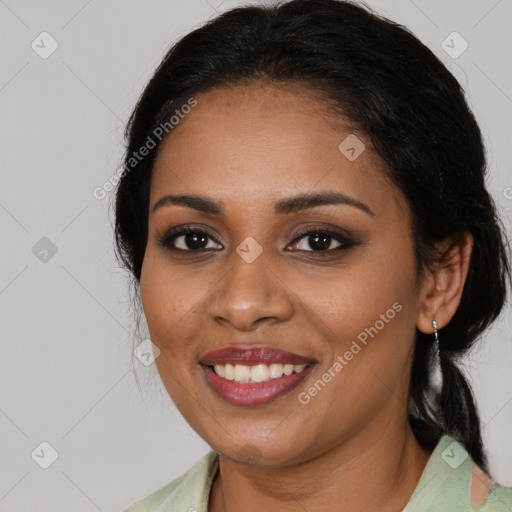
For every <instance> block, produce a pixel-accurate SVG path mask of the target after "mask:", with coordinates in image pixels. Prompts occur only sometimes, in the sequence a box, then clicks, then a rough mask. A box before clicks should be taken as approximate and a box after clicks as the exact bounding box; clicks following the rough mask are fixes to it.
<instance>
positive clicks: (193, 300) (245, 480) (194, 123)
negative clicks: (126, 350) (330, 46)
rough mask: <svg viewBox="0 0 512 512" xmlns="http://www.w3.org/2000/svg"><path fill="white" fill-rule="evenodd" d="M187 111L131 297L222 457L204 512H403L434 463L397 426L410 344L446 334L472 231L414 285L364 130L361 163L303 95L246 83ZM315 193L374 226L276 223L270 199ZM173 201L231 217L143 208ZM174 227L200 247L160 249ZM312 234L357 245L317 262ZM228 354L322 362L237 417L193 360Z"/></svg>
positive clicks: (293, 219)
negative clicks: (263, 351)
mask: <svg viewBox="0 0 512 512" xmlns="http://www.w3.org/2000/svg"><path fill="white" fill-rule="evenodd" d="M196 99H197V101H198V105H197V106H196V107H195V108H194V109H193V110H192V111H191V113H190V114H188V115H187V117H186V118H185V119H184V120H182V121H181V122H180V124H179V125H178V126H177V127H175V128H174V130H173V132H172V134H171V135H170V136H169V137H168V138H167V139H166V140H165V141H164V143H163V144H162V146H161V147H160V149H159V153H158V155H157V159H156V161H155V167H154V173H153V178H152V183H151V190H150V211H151V213H150V215H149V225H148V229H149V236H148V242H147V247H146V253H145V257H144V263H143V268H142V275H141V280H140V285H141V298H142V303H143V307H144V313H145V316H146V320H147V323H148V327H149V332H150V336H151V339H152V341H153V343H154V344H155V345H156V346H158V347H159V349H160V351H161V353H160V355H159V357H158V358H157V359H156V364H157V367H158V371H159V373H160V375H161V378H162V381H163V383H164V385H165V387H166V389H167V391H168V393H169V395H170V396H171V398H172V400H173V401H174V402H175V404H176V406H177V407H178V409H179V410H180V412H181V413H182V415H183V416H184V418H185V419H186V420H187V422H188V423H189V424H190V425H191V427H192V428H193V429H194V430H195V431H196V432H197V433H198V434H199V435H200V436H201V437H202V438H203V439H204V440H205V441H206V442H207V443H208V444H209V445H210V446H211V447H212V448H213V449H214V450H215V451H216V452H217V453H219V457H220V459H219V468H220V470H219V472H218V474H217V476H216V478H215V480H214V483H213V486H212V490H211V494H210V500H209V506H208V510H209V512H221V511H224V512H233V511H237V510H245V511H247V512H251V511H253V510H254V511H256V510H258V511H261V510H262V509H267V510H280V511H299V510H300V511H301V512H302V511H304V510H308V511H309V512H314V511H320V510H326V509H331V510H337V511H341V512H343V511H353V510H379V511H396V510H401V509H402V508H403V507H404V506H405V505H406V504H407V502H408V501H409V498H410V496H411V495H412V493H413V491H414V489H415V487H416V485H417V483H418V480H419V478H420V476H421V474H422V471H423V469H424V467H425V464H426V463H427V460H428V457H429V456H430V453H431V452H430V451H429V450H426V449H424V448H422V447H421V446H420V445H419V443H418V441H417V440H416V438H415V436H414V434H413V432H412V430H411V428H410V426H409V424H408V419H407V413H408V405H407V404H408V389H409V382H410V370H411V364H412V355H413V347H414V340H415V332H416V329H419V330H421V331H422V332H425V333H432V332H433V328H432V320H433V318H434V316H435V318H436V319H437V323H438V328H442V327H443V326H444V325H446V324H447V323H448V322H449V321H450V319H451V318H452V316H453V314H454V313H455V311H456V309H457V307H458V305H459V302H460V297H461V294H462V289H463V286H464V281H465V279H466V275H467V269H468V263H469V259H470V255H471V247H472V245H471V244H472V240H471V237H470V236H469V235H467V236H465V237H462V238H460V239H458V240H447V241H445V242H444V243H443V244H441V245H440V247H439V249H440V251H442V252H443V253H444V254H445V256H446V257H445V259H444V262H443V263H439V264H437V265H435V266H434V268H432V269H431V270H429V271H425V273H424V275H421V276H420V275H418V273H417V271H416V260H415V255H414V250H413V238H412V231H411V213H410V209H409V207H408V205H407V203H406V200H405V198H404V196H403V195H402V193H401V192H400V191H398V190H396V189H395V188H394V187H393V186H392V184H391V183H390V182H389V180H387V179H386V176H385V174H384V173H383V171H382V165H381V163H380V162H379V160H378V158H377V156H376V154H375V153H374V152H373V151H372V148H371V144H370V142H369V140H368V139H367V138H365V136H364V135H363V134H357V136H358V137H359V139H360V140H361V141H363V142H364V144H365V146H366V150H365V151H364V152H363V153H362V154H361V155H360V156H359V157H358V158H357V159H356V160H354V161H349V160H348V159H347V158H346V157H345V156H344V155H343V154H342V153H341V152H340V150H339V149H338V145H339V144H340V142H342V141H343V140H344V139H345V137H347V136H348V135H349V134H351V133H353V132H351V131H350V129H349V126H348V125H347V124H344V123H343V122H341V121H340V119H339V117H338V118H337V119H334V117H332V116H331V117H328V114H326V109H325V106H326V105H325V103H323V102H321V100H320V99H319V98H318V97H317V96H316V95H315V94H313V92H311V91H309V90H307V89H302V88H300V87H299V86H296V87H291V86H290V85H287V86H286V87H283V86H277V85H275V84H270V83H265V82H254V83H252V84H250V85H244V86H237V87H234V88H229V89H228V88H224V89H218V90H213V91H209V92H206V93H202V94H200V95H197V96H196ZM331 112H332V111H331ZM319 191H337V192H341V193H343V194H346V195H348V196H350V197H352V198H354V199H356V200H357V201H360V202H361V203H364V204H365V205H367V206H368V207H369V208H370V209H371V211H372V212H373V215H370V214H368V213H367V212H365V211H362V210H361V209H358V208H356V207H353V206H350V205H346V204H345V205H343V204H336V205H322V206H318V207H315V208H310V209H307V210H302V211H296V212H292V213H287V214H276V213H275V211H274V202H275V201H277V200H279V199H283V198H285V197H288V196H292V195H296V194H299V193H306V192H310V193H311V192H319ZM166 194H197V195H201V196H205V197H207V198H209V199H211V200H215V201H218V202H220V203H221V204H222V205H223V207H224V213H223V214H222V215H214V214H210V213H208V214H207V213H202V212H199V211H196V210H194V209H191V208H189V207H187V206H183V205H177V204H167V205H165V206H162V207H161V208H159V209H157V210H156V211H154V212H153V211H152V208H153V206H154V205H155V203H156V202H157V201H158V200H159V199H160V198H161V197H162V196H164V195H166ZM182 224H193V227H199V228H201V229H203V230H206V231H207V232H208V233H209V237H208V238H207V239H206V242H205V245H206V243H207V247H208V248H211V250H203V252H202V253H200V252H197V249H196V252H194V251H193V246H192V249H190V244H189V245H188V246H187V245H186V244H185V237H184V236H181V237H179V238H178V239H176V240H175V246H176V245H177V246H178V247H182V248H183V247H185V249H187V248H188V252H187V251H186V250H182V251H181V252H180V251H179V249H177V250H175V251H172V250H169V249H168V248H167V249H166V248H164V247H162V246H161V245H160V244H159V243H158V241H157V239H158V237H161V236H163V235H164V234H165V233H166V232H167V231H168V230H169V229H171V228H173V227H176V226H180V225H182ZM313 227H315V228H318V229H319V231H320V232H321V231H322V230H321V228H324V229H331V230H334V231H337V232H340V233H341V234H343V233H347V232H348V233H349V234H350V237H351V239H352V240H353V241H354V242H355V243H356V245H355V246H353V247H351V248H344V249H343V250H339V251H332V253H331V255H330V256H323V257H322V255H321V254H319V252H321V251H319V250H318V248H316V249H315V247H318V246H315V245H314V243H313V245H311V244H310V243H309V241H310V240H311V238H310V237H308V236H303V237H302V238H298V237H297V236H295V234H296V233H297V230H298V229H299V228H313ZM249 236H250V237H252V238H254V239H255V240H256V241H257V242H258V244H259V245H260V246H261V248H262V253H261V255H260V256H259V257H258V258H257V259H256V260H255V261H253V262H252V263H247V262H246V261H245V260H244V259H242V258H241V257H240V256H239V254H238V253H237V252H236V248H237V247H238V246H239V245H240V244H242V242H243V241H244V240H245V239H246V238H247V237H249ZM328 240H330V241H331V242H330V245H329V246H328V248H329V249H335V248H336V247H339V245H340V244H339V242H337V241H336V240H335V239H334V238H331V239H328ZM214 249H217V250H214ZM395 303H399V304H400V305H401V306H402V309H401V311H400V312H398V313H397V314H396V316H395V317H394V318H393V319H392V320H390V321H388V322H386V323H385V326H384V328H382V329H380V330H379V332H378V334H377V335H375V336H374V337H373V338H368V343H367V345H366V346H364V347H363V348H362V350H361V351H360V352H358V353H357V355H355V356H354V357H353V359H352V360H351V361H349V362H348V364H347V365H346V366H345V367H344V368H343V369H342V371H339V372H337V373H336V377H335V378H333V379H332V380H331V381H330V382H329V383H328V384H327V385H326V386H325V387H324V388H323V389H322V390H321V392H319V393H318V394H317V395H316V396H314V397H312V398H311V400H310V401H309V403H307V404H302V403H300V402H299V400H298V395H299V393H300V392H303V391H307V390H308V389H309V388H310V387H311V386H312V384H313V383H314V382H316V381H317V380H318V379H319V378H321V376H322V375H323V374H324V373H325V372H326V371H327V370H328V369H329V368H330V367H331V366H332V365H333V363H334V361H335V360H336V357H337V356H339V355H343V354H344V353H345V352H346V351H347V350H348V349H349V348H350V346H351V343H352V342H353V341H354V340H356V339H357V336H358V334H360V333H361V332H363V331H364V330H365V329H366V328H368V327H370V326H374V325H375V323H376V321H377V320H379V319H380V318H381V315H383V314H385V313H386V311H387V310H389V309H390V308H392V305H393V304H395ZM441 342H442V340H441ZM236 343H241V344H244V346H247V347H249V346H256V345H259V344H264V345H271V346H274V347H277V348H280V349H283V350H288V351H290V352H294V353H297V354H300V355H304V356H307V357H310V358H311V359H313V360H315V361H316V365H315V367H314V370H313V372H312V373H311V374H310V375H309V376H308V377H307V378H306V379H305V380H304V381H303V382H301V384H300V385H299V386H298V388H296V389H295V390H293V391H292V392H291V393H289V394H287V395H285V396H283V397H280V398H279V399H277V400H275V401H274V402H271V403H269V404H265V405H258V406H244V407H241V406H235V405H232V404H230V403H228V402H226V401H224V400H223V399H222V398H220V397H219V396H218V395H217V394H216V393H215V392H214V391H213V390H212V389H211V388H210V387H209V385H208V383H207V381H206V379H205V377H204V374H203V371H202V368H201V366H200V365H199V360H200V359H201V357H202V356H204V355H205V354H206V353H207V352H209V351H211V350H214V349H217V348H220V347H225V346H228V345H233V344H236ZM305 426H307V428H305Z"/></svg>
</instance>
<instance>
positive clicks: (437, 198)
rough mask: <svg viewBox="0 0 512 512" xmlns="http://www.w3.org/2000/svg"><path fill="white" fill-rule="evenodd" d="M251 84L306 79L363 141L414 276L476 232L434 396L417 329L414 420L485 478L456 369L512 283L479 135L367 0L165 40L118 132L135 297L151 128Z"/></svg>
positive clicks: (229, 15)
mask: <svg viewBox="0 0 512 512" xmlns="http://www.w3.org/2000/svg"><path fill="white" fill-rule="evenodd" d="M255 80H265V81H268V82H269V83H275V84H279V83H283V84H286V83H288V84H299V85H303V86H305V87H308V88H309V89H310V90H311V91H312V92H317V93H319V94H320V95H321V96H322V97H323V98H324V99H325V101H326V102H328V103H330V104H331V105H336V106H337V107H338V109H339V112H340V115H344V116H346V118H347V119H348V120H349V121H350V122H351V123H352V124H353V126H354V127H356V129H357V130H359V131H360V133H363V134H365V135H366V137H367V138H368V140H369V141H370V142H371V144H372V146H373V149H374V151H375V153H376V155H377V157H378V159H379V160H380V163H381V164H382V168H383V172H384V173H385V175H387V176H388V178H389V179H390V180H391V182H392V183H393V185H394V186H396V187H397V188H398V189H399V190H400V191H401V192H402V193H403V195H404V196H405V198H406V200H407V203H408V206H409V207H410V210H411V212H412V219H413V220H412V224H413V241H414V249H415V254H416V260H417V265H418V274H419V275H420V274H421V272H422V271H423V270H425V269H428V268H430V267H431V265H433V264H434V263H435V262H436V261H438V260H437V256H436V252H435V248H436V244H438V243H439V242H440V241H442V240H445V239H447V238H448V237H457V236H460V235H462V234H465V233H470V234H471V235H472V237H473V239H474V246H473V252H472V257H471V261H470V266H469V271H468V275H467V279H466V283H465V287H464V290H463V293H462V299H461V302H460V305H459V307H458V309H457V311H456V313H455V315H454V316H453V318H452V319H451V321H450V322H449V324H448V325H446V326H445V327H444V328H443V329H441V330H440V331H439V338H440V349H441V350H440V362H441V370H442V377H443V379H442V389H441V392H440V393H433V391H432V390H433V386H432V378H431V374H432V367H433V364H434V360H433V356H432V351H431V341H432V338H431V335H427V334H424V333H421V332H420V331H418V330H417V332H416V341H415V351H414V360H413V364H412V373H411V383H410V404H409V419H410V422H411V427H412V428H413V431H414V432H415V435H416V436H417V437H418V439H419V441H420V442H421V443H422V444H424V445H428V444H431V443H432V442H433V440H436V439H439V436H440V435H441V434H442V433H446V434H448V435H451V436H453V437H454V438H455V439H457V440H458V441H460V442H461V443H462V445H463V446H464V447H465V448H466V450H467V451H468V452H469V454H470V455H471V457H472V459H473V460H474V461H475V462H476V463H477V464H478V465H479V466H480V467H481V468H482V469H483V470H484V471H485V472H486V473H487V474H489V470H488V466H487V464H488V463H487V458H486V454H485V451H484V448H483V443H482V434H481V427H480V419H479V416H478V412H477V408H476V405H475V400H474V396H473V394H472V391H471V388H470V387H469V385H468V383H467V381H466V379H465V377H464V376H463V374H462V373H461V371H460V369H459V368H458V365H457V362H458V360H459V359H460V357H461V356H462V355H463V354H464V353H466V352H467V351H468V350H469V349H470V348H471V347H472V346H473V345H474V343H475V341H476V340H477V339H478V337H479V336H480V335H481V334H482V332H483V331H484V329H485V328H486V327H487V326H488V325H490V324H491V323H492V322H493V321H494V320H495V319H496V318H497V317H498V315H499V313H500V312H501V310H502V308H503V306H504V304H505V301H506V298H507V286H508V285H509V283H510V266H509V253H508V246H507V245H506V244H505V239H504V228H503V225H502V223H501V221H500V219H499V218H498V216H497V214H496V208H495V205H494V202H493V200H492V198H491V196H490V194H489V193H488V191H487V190H486V187H485V176H486V173H487V163H486V156H485V152H484V146H483V142H482V135H481V132H480V129H479V126H478V124H477V122H476V120H475V117H474V115H473V114H472V112H471V110H470V108H469V106H468V104H467V102H466V99H465V94H464V91H463V89H462V87H461V86H460V85H459V83H458V82H457V80H456V79H455V77H454V76H453V75H452V74H451V73H450V72H449V71H448V69H447V68H446V67H445V66H444V64H443V63H442V62H441V60H439V59H438V58H437V57H436V56H435V55H434V54H433V52H432V51H431V50H429V49H428V48H427V47H426V46H425V45H424V44H423V43H421V42H420V41H419V40H418V39H417V38H416V37H415V36H414V35H413V33H412V32H411V31H409V30H408V29H407V28H405V27H403V26H402V25H400V24H398V23H395V22H392V21H390V20H388V19H386V18H384V17H381V16H380V15H378V14H377V13H375V12H374V11H372V9H371V8H370V7H368V6H367V5H365V4H360V5H356V4H355V3H353V2H351V1H341V0H291V1H288V2H284V3H279V4H274V5H260V6H254V5H253V6H246V7H238V8H235V9H232V10H230V11H227V12H225V13H223V14H221V15H219V16H217V17H216V18H214V19H212V20H210V21H208V22H207V23H205V24H203V25H202V26H201V27H199V28H197V29H195V30H193V31H192V32H190V33H189V34H187V35H186V36H184V37H183V38H181V39H180V40H179V41H178V42H177V43H175V44H174V45H173V46H172V47H171V48H170V50H169V51H168V52H167V54H166V55H165V57H164V58H163V61H162V62H161V63H160V65H159V66H158V68H157V69H156V71H155V72H154V74H153V76H152V78H151V79H150V81H149V82H148V84H147V86H146V88H145V90H144V91H143V93H142V95H141V97H140V98H139V101H138V103H137V105H136V107H135V109H134V111H133V112H132V114H131V117H130V119H129V121H128V124H127V126H126V132H125V137H126V140H127V145H126V154H125V157H124V167H125V172H124V173H123V175H122V176H121V179H120V181H119V183H118V186H117V190H116V194H115V200H116V202H115V216H116V220H115V245H116V256H117V258H118V260H119V261H120V263H121V264H122V265H123V266H124V267H125V268H126V269H127V270H128V271H129V274H130V276H131V279H132V284H133V285H134V287H135V289H136V290H139V291H140V288H138V287H139V285H140V275H141V267H142V262H143V259H144V252H145V247H146V243H147V236H148V211H149V190H150V182H151V174H152V168H153V163H154V160H155V156H156V153H157V150H158V148H159V146H160V145H161V142H162V140H165V137H158V136H157V137H156V139H157V140H156V141H155V140H154V139H153V135H155V134H156V133H160V132H161V131H162V130H160V132H156V131H155V127H158V126H162V123H165V122H166V121H168V120H169V118H170V117H171V116H172V115H173V114H174V112H176V109H178V108H180V107H181V106H182V105H184V104H186V103H187V101H189V102H190V98H192V97H193V95H197V94H199V93H201V92H206V91H208V90H212V89H214V88H226V87H231V86H236V85H241V84H248V83H251V82H252V81H255ZM166 132H168V133H170V130H166ZM150 139H151V140H152V142H153V145H154V147H153V148H152V149H151V150H150V151H149V154H148V155H147V156H146V157H145V158H144V159H140V161H139V160H137V162H136V164H134V160H133V155H134V153H136V152H137V151H138V150H139V149H140V148H141V147H142V146H144V145H147V146H149V144H148V141H149V140H150ZM136 296H138V294H136Z"/></svg>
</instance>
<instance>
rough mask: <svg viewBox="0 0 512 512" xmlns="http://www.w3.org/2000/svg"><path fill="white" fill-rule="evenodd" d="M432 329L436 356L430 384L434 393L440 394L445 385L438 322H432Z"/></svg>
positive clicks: (433, 347) (433, 348) (433, 349)
mask: <svg viewBox="0 0 512 512" xmlns="http://www.w3.org/2000/svg"><path fill="white" fill-rule="evenodd" d="M432 327H434V343H433V344H432V352H433V354H434V357H433V361H432V373H431V375H430V383H431V386H432V388H433V389H434V392H435V393H436V394H439V393H440V392H441V389H442V384H443V372H442V369H441V358H440V356H439V334H438V330H437V322H436V321H435V320H432Z"/></svg>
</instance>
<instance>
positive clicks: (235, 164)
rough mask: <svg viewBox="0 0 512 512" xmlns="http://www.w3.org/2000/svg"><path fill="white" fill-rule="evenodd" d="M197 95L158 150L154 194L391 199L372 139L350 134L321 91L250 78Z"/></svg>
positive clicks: (225, 199)
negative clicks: (324, 194) (323, 193)
mask: <svg viewBox="0 0 512 512" xmlns="http://www.w3.org/2000/svg"><path fill="white" fill-rule="evenodd" d="M195 99H196V100H197V106H195V107H194V109H192V110H191V111H190V113H189V114H187V115H186V116H184V119H182V120H181V121H180V123H179V124H178V125H177V126H176V127H175V128H174V129H173V131H172V132H171V134H170V135H169V136H168V137H167V139H166V140H165V141H164V142H163V143H162V145H161V147H160V148H159V152H158V155H157V158H156V160H155V165H154V170H153V177H152V186H151V190H152V195H153V196H154V194H157V193H158V192H160V191H161V192H162V193H170V192H181V193H190V192H193V193H198V194H208V195H214V196H215V197H216V198H217V199H220V200H221V201H222V202H226V203H227V202H233V201H236V200H237V198H239V200H240V202H243V201H244V200H247V199H248V198H251V200H252V201H256V200H257V199H258V198H261V200H262V201H265V199H268V197H269V196H272V198H273V199H274V198H275V196H276V195H282V194H283V191H287V192H288V193H293V192H296V193H301V192H306V191H310V190H312V189H313V188H315V187H316V188H322V189H326V188H334V189H338V190H340V191H343V192H344V193H349V194H352V195H356V196H357V195H364V196H365V197H368V198H369V200H370V199H371V196H373V201H378V200H379V199H382V197H383V196H384V195H386V196H387V199H388V200H389V194H390V192H391V191H392V188H393V187H392V186H391V185H390V183H389V180H387V179H386V175H385V173H384V172H383V171H382V169H381V165H380V161H379V159H378V158H377V156H376V155H375V153H374V151H373V149H372V147H371V145H370V143H369V141H368V140H367V139H366V138H365V137H364V136H363V135H361V134H357V135H356V133H353V132H351V130H350V125H349V123H348V122H347V121H346V120H344V119H343V118H342V117H340V115H339V112H337V111H334V109H333V108H332V106H330V105H329V103H327V102H325V101H322V100H321V98H320V97H319V95H318V94H314V93H313V92H312V91H310V90H308V89H305V88H303V87H301V86H298V85H289V84H268V83H254V84H250V85H243V86H237V87H232V88H222V89H215V90H211V91H208V92H205V93H201V94H198V95H197V96H196V97H195ZM347 138H348V139H347ZM346 140H348V141H349V142H350V144H349V145H352V146H354V144H355V149H356V151H357V153H360V154H359V156H357V158H355V159H352V158H350V159H349V158H347V155H348V156H350V153H349V154H347V153H345V152H344V151H345V149H346V147H345V146H346V144H345V145H344V141H346ZM340 144H341V145H342V146H341V148H342V149H341V150H340ZM352 155H353V153H352ZM234 192H235V194H234ZM157 199H158V198H157V197H152V203H154V202H155V201H156V200H157Z"/></svg>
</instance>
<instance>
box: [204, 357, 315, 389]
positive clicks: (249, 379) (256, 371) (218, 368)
mask: <svg viewBox="0 0 512 512" xmlns="http://www.w3.org/2000/svg"><path fill="white" fill-rule="evenodd" d="M313 364H314V363H312V362H311V363H306V364H289V363H288V364H280V363H273V364H254V365H250V366H249V365H243V364H229V363H228V364H215V365H207V366H209V367H210V368H211V369H212V370H213V371H214V372H215V373H216V374H217V375H218V376H219V377H221V378H223V379H225V380H229V381H232V382H237V383H239V384H251V383H256V382H269V381H272V380H274V379H279V378H281V377H282V376H283V375H292V374H294V373H301V372H302V371H304V370H305V368H306V367H308V366H311V365H313Z"/></svg>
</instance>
